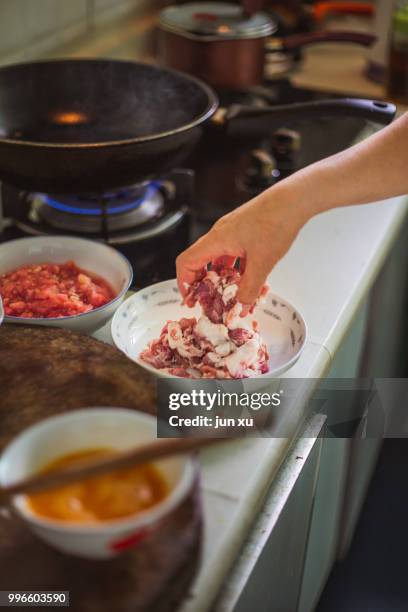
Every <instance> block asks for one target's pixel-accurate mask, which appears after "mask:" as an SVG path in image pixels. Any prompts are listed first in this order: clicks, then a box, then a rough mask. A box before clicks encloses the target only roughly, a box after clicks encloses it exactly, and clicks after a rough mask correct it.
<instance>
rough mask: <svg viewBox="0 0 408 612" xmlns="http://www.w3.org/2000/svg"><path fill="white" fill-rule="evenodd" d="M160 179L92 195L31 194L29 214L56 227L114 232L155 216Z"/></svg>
mask: <svg viewBox="0 0 408 612" xmlns="http://www.w3.org/2000/svg"><path fill="white" fill-rule="evenodd" d="M161 186H162V184H161V183H160V182H151V183H143V184H140V185H135V186H133V187H130V188H128V189H123V190H120V191H117V192H115V193H105V194H103V195H95V196H92V195H91V196H89V195H88V196H69V197H58V198H57V197H54V196H49V195H47V194H43V193H35V194H32V195H31V196H30V200H31V207H30V212H29V217H30V219H31V220H32V221H39V220H41V221H44V222H45V223H47V224H48V225H49V226H51V227H52V228H55V229H60V230H66V231H74V232H80V233H85V234H96V233H100V232H101V228H103V231H104V232H106V231H107V232H112V231H113V232H114V231H118V230H123V229H126V228H129V227H136V226H139V225H141V224H144V223H146V222H149V221H152V220H155V219H158V218H159V217H160V216H161V215H162V213H163V209H164V197H163V195H162V193H161V191H160V189H161Z"/></svg>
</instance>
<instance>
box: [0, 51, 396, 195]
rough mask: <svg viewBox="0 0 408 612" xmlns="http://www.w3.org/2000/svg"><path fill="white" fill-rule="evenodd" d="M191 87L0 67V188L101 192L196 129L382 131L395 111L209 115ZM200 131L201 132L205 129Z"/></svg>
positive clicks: (74, 68)
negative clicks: (319, 120) (337, 119)
mask: <svg viewBox="0 0 408 612" xmlns="http://www.w3.org/2000/svg"><path fill="white" fill-rule="evenodd" d="M217 107H218V100H217V97H216V95H215V93H214V92H213V91H212V90H211V89H210V88H209V87H208V86H207V85H205V84H204V83H202V82H200V81H198V80H197V79H195V78H193V77H191V76H188V75H185V74H183V73H179V72H176V71H173V70H168V69H161V68H157V67H154V66H149V65H145V64H139V63H135V62H127V61H117V60H99V59H96V60H95V59H92V60H89V59H84V60H82V59H80V60H55V61H41V62H34V63H25V64H16V65H12V66H6V67H3V68H1V69H0V180H3V181H6V182H8V183H10V184H12V185H15V186H17V187H18V188H21V189H29V190H33V191H47V192H49V193H88V192H101V191H108V190H112V189H115V188H119V187H124V186H126V185H129V184H132V183H136V182H138V181H142V180H146V179H147V178H150V177H153V176H160V175H163V174H165V173H166V171H168V170H169V169H170V168H171V167H175V166H177V165H179V164H180V163H182V161H183V159H185V158H186V157H187V156H188V154H189V153H190V152H191V150H192V149H193V148H194V147H195V146H196V145H197V144H198V142H199V140H200V137H201V134H202V129H203V127H204V125H205V124H207V125H208V124H210V125H212V126H214V129H222V130H225V132H226V135H228V133H230V132H236V131H237V130H238V132H239V131H240V130H242V131H243V133H244V134H245V131H246V130H257V129H259V130H261V131H262V130H264V129H265V128H264V125H265V118H266V119H267V122H268V126H269V125H274V124H276V126H277V127H278V126H281V124H282V122H283V121H287V120H290V119H293V118H297V119H299V116H301V117H302V119H303V118H308V117H309V116H310V117H313V116H316V115H318V116H319V117H320V116H325V115H328V116H331V115H338V114H342V115H352V116H360V117H364V118H366V119H371V120H373V121H377V122H379V123H383V124H386V123H389V122H390V121H392V119H393V117H394V114H395V107H394V106H393V105H391V104H386V103H383V102H374V101H372V100H353V99H351V100H348V99H345V100H341V99H340V100H329V101H323V102H312V103H304V104H297V105H288V106H279V107H268V108H267V109H253V108H246V107H241V106H238V105H235V106H233V107H231V108H227V109H218V110H217ZM207 129H208V127H207Z"/></svg>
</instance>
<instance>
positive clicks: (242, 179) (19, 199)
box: [0, 79, 363, 287]
mask: <svg viewBox="0 0 408 612" xmlns="http://www.w3.org/2000/svg"><path fill="white" fill-rule="evenodd" d="M219 93H220V98H221V103H222V104H225V105H230V104H231V103H234V102H236V103H239V104H248V105H255V106H263V105H270V104H283V103H291V102H302V101H307V100H314V99H319V98H323V97H328V96H327V95H325V94H322V93H318V92H315V91H309V90H304V89H303V90H302V89H297V88H295V87H293V86H292V85H291V84H290V82H289V81H288V80H285V79H282V80H279V81H271V82H265V83H264V85H263V86H261V87H257V88H255V89H253V90H251V91H246V92H242V93H240V94H236V93H234V94H229V93H225V92H219ZM295 123H296V122H295ZM318 124H319V121H316V122H315V121H313V122H312V123H311V122H303V123H302V121H301V118H300V121H299V125H297V124H296V125H294V126H283V127H282V128H281V129H279V130H275V131H273V132H271V131H270V130H268V127H267V122H266V126H265V134H264V135H263V137H262V138H259V136H258V137H256V138H253V137H251V135H248V136H247V137H246V138H245V139H238V140H236V139H234V138H226V137H224V138H223V137H222V135H221V136H220V134H219V133H213V132H212V131H211V130H208V131H206V133H205V135H204V138H203V140H202V142H200V146H199V147H198V148H197V150H196V152H195V153H194V154H193V155H192V156H191V157H190V159H188V160H187V161H186V167H187V168H189V169H174V170H173V171H172V172H170V173H169V174H168V175H167V176H165V177H160V179H159V180H154V181H144V182H142V183H138V184H135V185H133V186H130V187H126V188H124V189H119V190H117V191H115V192H110V193H93V194H82V195H76V196H61V195H55V194H49V193H45V192H44V193H30V192H27V191H22V190H20V189H18V188H16V187H13V186H10V185H6V184H3V185H1V191H0V195H1V200H0V241H1V242H4V241H6V240H11V239H14V238H18V237H22V236H27V235H43V234H53V235H79V236H83V237H87V238H91V239H94V240H102V241H104V242H106V243H108V244H110V245H113V246H115V247H116V248H117V249H118V250H120V251H121V252H122V253H123V254H124V255H126V256H127V257H128V258H129V260H130V261H131V263H132V266H133V268H134V278H135V284H136V286H138V287H144V286H146V285H149V284H152V283H154V282H158V281H161V280H165V279H168V278H172V277H174V275H175V266H174V261H175V259H176V257H177V255H178V254H179V253H180V252H181V251H183V250H184V249H185V248H187V246H188V245H189V244H190V243H191V242H192V241H194V240H195V239H196V238H198V237H199V236H200V235H202V234H203V233H205V232H206V231H208V229H209V228H210V227H211V225H212V224H213V223H214V222H215V221H216V220H217V219H218V218H219V217H220V216H222V215H223V214H225V213H226V212H229V211H230V210H233V209H234V208H236V207H237V206H239V205H240V204H242V203H243V202H245V201H247V200H248V199H250V198H252V197H253V196H254V195H256V194H257V193H259V192H260V191H262V190H264V189H265V188H267V187H269V186H270V185H273V184H274V183H275V182H276V181H278V180H281V179H282V178H284V177H285V176H288V175H289V174H291V173H292V172H293V171H295V170H297V169H298V168H300V167H303V166H305V165H307V164H309V163H312V162H313V161H316V160H317V159H320V158H322V157H324V156H327V155H330V154H332V153H335V152H337V151H338V150H340V149H342V148H345V147H346V146H348V145H349V144H350V143H351V142H352V140H353V138H354V137H355V136H356V134H357V133H358V132H359V131H360V130H361V129H362V127H363V126H362V122H361V120H356V119H347V120H345V119H344V118H341V119H339V120H334V121H333V120H332V121H330V125H329V126H328V124H327V121H326V122H325V123H323V124H322V129H320V130H319V129H317V127H318ZM316 126H317V127H316ZM328 134H329V137H328Z"/></svg>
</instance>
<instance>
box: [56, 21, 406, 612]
mask: <svg viewBox="0 0 408 612" xmlns="http://www.w3.org/2000/svg"><path fill="white" fill-rule="evenodd" d="M148 23H149V24H150V22H149V20H147V21H146V22H145V23H144V25H146V24H148ZM132 28H133V26H132V24H131V22H130V21H129V20H128V21H127V30H126V32H128V34H129V33H130V34H129V36H128V38H127V39H126V40H125V41H123V39H122V40H121V38H120V35H119V34H118V36H117V38H115V36H114V35H112V36H111V38H108V40H109V45H110V47H111V52H109V49H106V47H105V50H101V45H102V43H100V42H98V40H96V41H92V40H88V42H87V45H88V46H87V48H86V51H85V53H84V54H85V55H88V56H89V55H94V54H95V55H102V54H104V55H111V56H114V57H130V56H131V57H134V47H132V44H134V43H133V42H132V41H133V40H134V38H133V37H132V35H131V32H133V29H132ZM121 43H123V45H122V44H121ZM94 47H95V48H94ZM95 49H96V50H95ZM61 54H64V55H68V54H69V53H68V52H67V50H66V49H65V52H64V53H62V52H60V53H56V54H55V55H61ZM73 54H74V55H77V56H78V55H82V54H83V53H82V51H81V49H80V48H78V46H77V47H76V50H75V53H73ZM333 66H336V68H335V69H334V68H333ZM363 67H364V51H361V49H360V48H357V47H355V46H353V45H350V46H347V45H341V46H338V45H335V44H331V45H321V46H317V47H315V48H311V49H308V50H307V51H306V52H305V61H304V63H303V66H302V70H301V72H298V73H297V74H296V75H295V76H294V82H295V84H297V85H299V86H302V87H311V88H316V89H319V88H322V89H331V90H332V91H336V92H339V91H343V92H347V93H354V94H356V95H362V96H367V97H375V98H378V97H382V96H383V95H384V92H383V90H382V88H381V87H380V86H378V85H374V84H372V83H369V82H368V81H367V80H366V79H365V78H364V77H363V76H362V71H363ZM406 213H407V200H406V198H405V197H401V198H394V199H392V200H389V201H386V202H378V203H376V204H373V205H370V206H354V207H351V208H347V209H338V210H333V211H331V212H329V213H325V214H322V215H320V216H318V217H316V218H315V219H313V220H312V221H310V222H309V223H308V224H307V225H306V226H305V227H304V228H303V230H302V231H301V232H300V234H299V236H298V237H297V239H296V241H295V243H294V245H293V247H292V248H291V249H290V251H289V253H288V254H287V255H286V256H285V257H284V258H283V260H282V261H281V262H279V264H278V265H277V266H276V267H275V269H274V270H273V272H272V273H271V275H270V277H269V284H270V286H271V287H272V289H273V291H274V292H276V293H277V294H280V295H282V296H283V297H285V298H286V299H288V300H289V301H291V302H292V303H293V304H294V305H295V306H296V307H297V308H298V309H299V311H300V312H301V313H302V314H303V316H304V318H305V320H306V322H307V325H308V329H309V338H308V341H307V343H306V346H305V350H304V351H303V353H302V355H301V357H300V359H299V361H298V362H297V363H296V365H295V366H294V367H292V368H291V370H290V371H289V372H287V373H286V377H294V378H320V377H323V376H324V375H325V373H326V372H327V370H328V368H329V367H330V364H331V361H332V359H333V357H334V355H335V354H336V351H337V349H338V347H339V345H340V343H341V340H342V338H343V336H344V334H345V333H346V332H347V329H348V328H349V326H350V324H351V321H352V320H353V317H354V315H355V313H356V311H357V309H358V307H359V305H360V304H361V301H362V299H363V298H364V296H365V295H366V293H367V291H368V289H369V287H370V286H371V284H372V283H373V281H374V280H375V278H376V275H377V273H378V271H379V269H380V267H381V264H382V262H383V261H384V260H385V258H386V257H387V254H388V253H389V251H390V249H391V247H392V245H393V243H394V242H395V240H396V237H397V234H398V231H399V229H400V227H401V226H402V224H403V222H404V219H405V216H406ZM97 337H99V338H101V339H104V340H108V339H109V330H108V329H104V330H101V331H100V332H99V333H98V334H97ZM305 403H306V398H305V402H304V403H303V405H302V404H300V405H298V406H296V409H295V410H294V412H293V414H292V415H291V416H292V429H293V434H295V432H296V431H298V430H299V428H300V427H302V424H303V423H304V420H305V418H306V414H305V410H304V404H305ZM291 442H292V439H290V438H275V439H262V438H260V439H245V440H237V441H235V442H232V443H230V444H229V446H228V448H221V447H217V448H213V449H210V450H207V451H205V452H203V453H202V454H201V463H202V473H203V479H202V493H203V503H204V517H205V538H204V552H203V560H202V565H201V569H200V572H199V575H198V577H197V580H196V581H195V583H194V585H193V587H192V590H191V593H190V596H189V597H188V599H187V600H186V602H185V604H184V605H183V606H182V610H180V611H179V612H204V611H205V610H208V609H209V607H210V606H211V604H212V602H213V601H214V599H215V597H216V595H217V593H218V591H219V589H220V587H221V585H222V584H223V583H224V582H225V580H226V576H227V574H228V571H229V569H230V568H231V567H232V565H233V564H234V562H235V561H236V559H237V557H238V555H239V552H240V549H241V547H242V544H243V542H244V541H245V539H246V538H247V536H248V534H249V532H250V528H251V525H252V524H253V522H254V520H255V518H256V517H257V515H259V510H260V508H261V507H262V503H263V500H264V498H265V495H266V493H267V491H268V489H269V488H270V485H271V483H272V481H273V480H274V477H275V475H276V474H277V471H278V469H279V467H280V466H281V465H282V463H283V462H284V460H285V458H286V457H287V455H288V452H289V450H290V446H291ZM238 475H239V477H238Z"/></svg>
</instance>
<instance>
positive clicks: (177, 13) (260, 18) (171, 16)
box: [159, 2, 276, 40]
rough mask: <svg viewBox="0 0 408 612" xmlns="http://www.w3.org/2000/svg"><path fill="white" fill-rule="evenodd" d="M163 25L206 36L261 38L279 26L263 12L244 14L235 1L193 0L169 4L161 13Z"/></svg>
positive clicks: (186, 32)
mask: <svg viewBox="0 0 408 612" xmlns="http://www.w3.org/2000/svg"><path fill="white" fill-rule="evenodd" d="M159 23H160V26H161V27H162V28H163V29H165V30H170V31H172V32H176V33H179V34H189V35H191V36H197V37H200V38H202V39H205V40H209V39H211V40H212V39H216V40H220V39H221V40H223V39H231V38H235V39H236V38H261V37H264V36H269V35H270V34H272V33H273V32H274V31H275V30H276V24H275V22H274V21H273V20H272V19H271V18H270V17H269V16H268V15H266V14H264V13H256V14H255V15H253V16H252V17H249V18H247V17H245V16H244V14H243V12H242V8H241V7H240V6H239V5H236V4H227V3H222V2H193V3H191V4H183V5H181V6H169V7H167V8H166V9H164V10H163V11H161V13H160V22H159Z"/></svg>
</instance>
